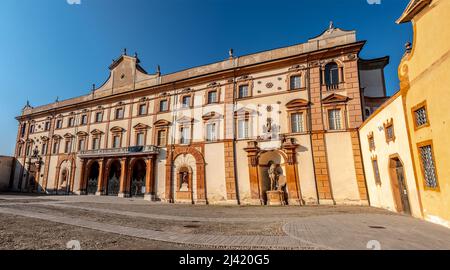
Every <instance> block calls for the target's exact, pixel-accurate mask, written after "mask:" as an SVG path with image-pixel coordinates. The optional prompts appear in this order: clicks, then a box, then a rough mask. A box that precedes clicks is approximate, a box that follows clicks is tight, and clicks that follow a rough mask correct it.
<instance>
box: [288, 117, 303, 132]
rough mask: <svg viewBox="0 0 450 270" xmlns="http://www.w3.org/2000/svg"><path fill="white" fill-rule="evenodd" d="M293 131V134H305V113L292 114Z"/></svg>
mask: <svg viewBox="0 0 450 270" xmlns="http://www.w3.org/2000/svg"><path fill="white" fill-rule="evenodd" d="M291 129H292V132H293V133H300V132H304V131H305V129H304V120H303V113H293V114H291Z"/></svg>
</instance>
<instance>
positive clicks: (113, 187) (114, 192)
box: [106, 160, 121, 196]
mask: <svg viewBox="0 0 450 270" xmlns="http://www.w3.org/2000/svg"><path fill="white" fill-rule="evenodd" d="M120 175H121V165H120V161H118V160H114V161H112V162H111V165H110V169H109V172H108V174H107V176H108V182H107V188H106V194H107V195H109V196H118V195H119V191H120Z"/></svg>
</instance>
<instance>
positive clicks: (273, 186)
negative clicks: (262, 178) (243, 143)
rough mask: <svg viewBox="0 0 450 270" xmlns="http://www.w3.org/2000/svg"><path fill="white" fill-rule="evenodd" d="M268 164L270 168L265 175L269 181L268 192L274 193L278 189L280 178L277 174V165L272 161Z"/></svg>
mask: <svg viewBox="0 0 450 270" xmlns="http://www.w3.org/2000/svg"><path fill="white" fill-rule="evenodd" d="M269 164H270V167H269V170H268V171H267V174H268V175H269V179H270V191H276V190H277V188H278V178H279V176H280V174H279V172H278V165H277V164H276V163H274V162H273V161H271V162H269Z"/></svg>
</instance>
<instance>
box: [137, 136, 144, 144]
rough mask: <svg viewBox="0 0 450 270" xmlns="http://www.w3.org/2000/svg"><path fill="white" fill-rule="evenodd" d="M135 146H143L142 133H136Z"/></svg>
mask: <svg viewBox="0 0 450 270" xmlns="http://www.w3.org/2000/svg"><path fill="white" fill-rule="evenodd" d="M136 145H137V146H143V145H144V133H138V134H137V135H136Z"/></svg>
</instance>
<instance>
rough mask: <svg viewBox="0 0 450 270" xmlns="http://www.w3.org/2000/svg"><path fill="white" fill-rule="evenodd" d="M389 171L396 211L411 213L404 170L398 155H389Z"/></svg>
mask: <svg viewBox="0 0 450 270" xmlns="http://www.w3.org/2000/svg"><path fill="white" fill-rule="evenodd" d="M389 171H390V175H391V186H392V193H393V196H394V202H395V205H396V209H397V212H399V213H404V214H407V215H411V207H410V203H409V194H408V187H407V184H406V178H405V170H404V168H403V162H402V161H401V160H400V158H399V157H397V156H394V157H391V159H390V161H389Z"/></svg>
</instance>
